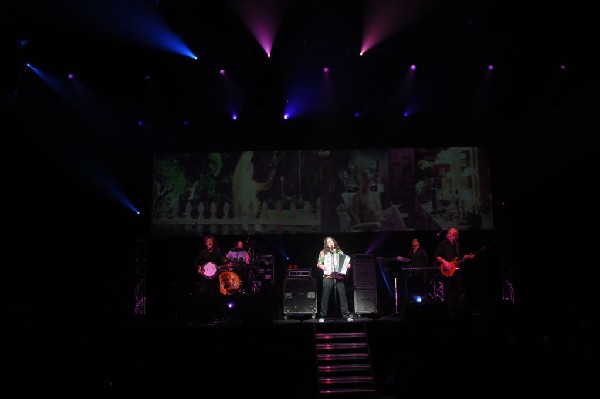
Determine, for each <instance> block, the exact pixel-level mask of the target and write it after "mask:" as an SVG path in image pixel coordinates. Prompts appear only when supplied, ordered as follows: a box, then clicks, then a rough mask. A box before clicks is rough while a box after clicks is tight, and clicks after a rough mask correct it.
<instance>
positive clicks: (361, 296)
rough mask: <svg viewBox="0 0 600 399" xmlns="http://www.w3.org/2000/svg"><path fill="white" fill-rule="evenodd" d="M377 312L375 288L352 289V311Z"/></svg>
mask: <svg viewBox="0 0 600 399" xmlns="http://www.w3.org/2000/svg"><path fill="white" fill-rule="evenodd" d="M376 312H377V290H371V289H360V288H355V289H354V313H356V314H363V313H376Z"/></svg>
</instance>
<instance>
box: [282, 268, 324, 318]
mask: <svg viewBox="0 0 600 399" xmlns="http://www.w3.org/2000/svg"><path fill="white" fill-rule="evenodd" d="M303 314H310V315H312V318H313V319H314V318H315V315H316V314H317V281H316V280H315V279H314V278H289V277H288V278H286V279H284V280H283V315H284V316H283V317H284V319H287V315H303Z"/></svg>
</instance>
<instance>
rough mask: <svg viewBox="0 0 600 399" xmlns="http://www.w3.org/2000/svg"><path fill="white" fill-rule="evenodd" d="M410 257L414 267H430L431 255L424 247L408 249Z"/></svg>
mask: <svg viewBox="0 0 600 399" xmlns="http://www.w3.org/2000/svg"><path fill="white" fill-rule="evenodd" d="M408 258H409V259H410V265H411V266H412V267H429V255H428V254H427V251H425V249H423V247H419V248H417V250H416V251H413V249H412V248H411V249H410V251H408Z"/></svg>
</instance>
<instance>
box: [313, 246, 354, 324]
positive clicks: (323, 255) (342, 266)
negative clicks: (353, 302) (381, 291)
mask: <svg viewBox="0 0 600 399" xmlns="http://www.w3.org/2000/svg"><path fill="white" fill-rule="evenodd" d="M323 244H324V245H323V249H322V250H321V251H320V252H319V257H318V260H317V267H318V268H319V269H321V270H323V290H322V292H321V309H320V312H319V315H320V318H319V323H323V322H324V321H325V317H327V311H328V307H329V296H330V294H331V291H332V290H333V287H334V286H335V288H336V292H334V295H335V294H336V293H337V295H338V298H339V303H340V311H341V313H342V317H343V318H345V319H346V320H348V321H353V320H354V319H352V316H351V315H350V311H349V309H348V298H347V297H346V281H345V279H346V271H347V270H348V269H349V268H350V267H351V265H350V262H349V259H350V258H349V257H347V256H346V255H345V254H344V252H343V251H342V249H341V248H340V246H339V245H338V243H337V241H336V240H335V239H334V238H333V237H325V240H324V241H323ZM340 259H345V261H343V263H340ZM336 311H337V309H336Z"/></svg>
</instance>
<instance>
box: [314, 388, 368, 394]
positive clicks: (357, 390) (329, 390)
mask: <svg viewBox="0 0 600 399" xmlns="http://www.w3.org/2000/svg"><path fill="white" fill-rule="evenodd" d="M319 393H320V394H321V395H336V394H358V393H363V394H364V393H372V394H374V393H376V391H375V388H327V389H321V390H320V391H319Z"/></svg>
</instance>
